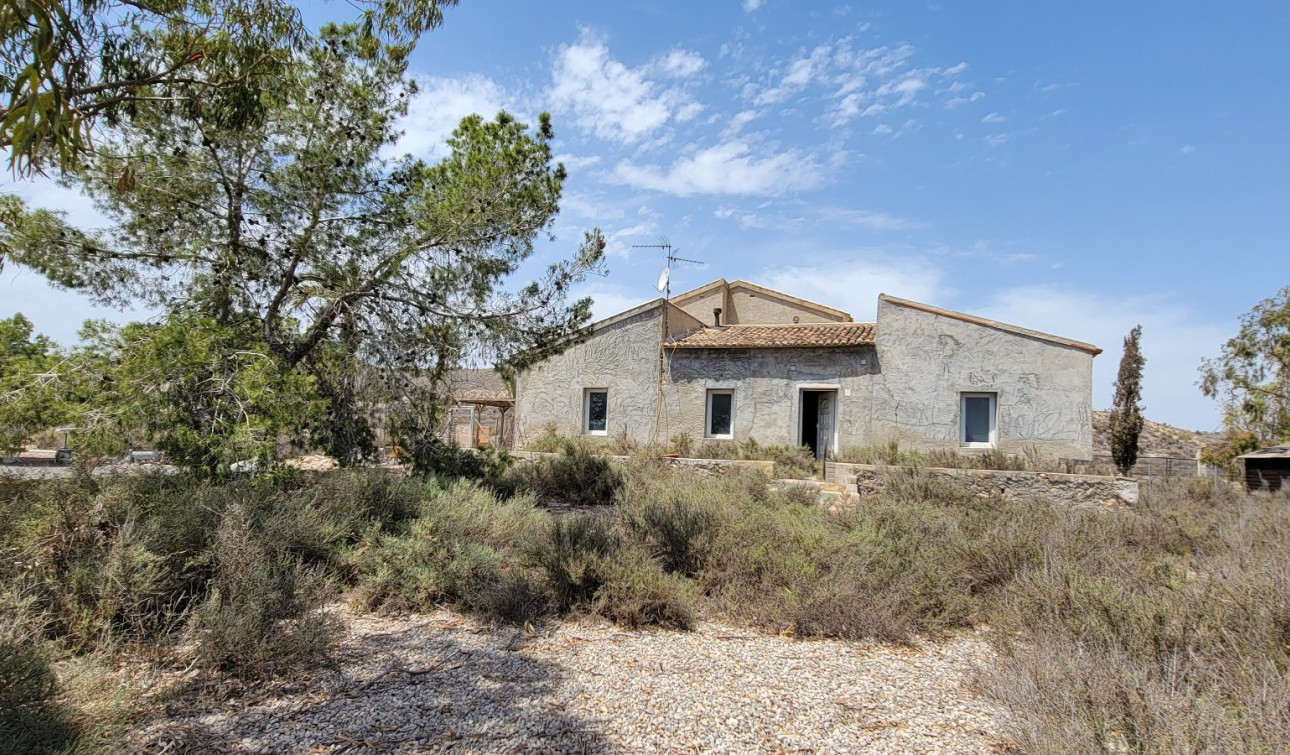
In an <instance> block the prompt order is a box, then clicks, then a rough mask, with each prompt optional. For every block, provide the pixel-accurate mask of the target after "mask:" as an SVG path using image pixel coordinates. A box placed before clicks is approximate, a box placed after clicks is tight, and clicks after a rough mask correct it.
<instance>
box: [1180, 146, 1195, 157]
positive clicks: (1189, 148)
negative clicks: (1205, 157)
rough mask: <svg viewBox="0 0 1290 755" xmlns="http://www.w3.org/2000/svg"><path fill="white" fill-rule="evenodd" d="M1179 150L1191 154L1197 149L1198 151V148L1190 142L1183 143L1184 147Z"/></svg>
mask: <svg viewBox="0 0 1290 755" xmlns="http://www.w3.org/2000/svg"><path fill="white" fill-rule="evenodd" d="M1178 151H1179V152H1181V153H1182V154H1184V155H1190V154H1191V153H1193V152H1195V151H1196V148H1195V147H1194V146H1192V145H1190V144H1184V145H1183V147H1182V149H1180V150H1178Z"/></svg>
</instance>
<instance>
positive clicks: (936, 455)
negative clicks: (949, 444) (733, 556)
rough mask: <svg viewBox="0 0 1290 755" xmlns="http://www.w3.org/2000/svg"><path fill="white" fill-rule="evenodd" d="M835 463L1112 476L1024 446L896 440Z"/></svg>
mask: <svg viewBox="0 0 1290 755" xmlns="http://www.w3.org/2000/svg"><path fill="white" fill-rule="evenodd" d="M836 460H837V461H839V462H842V463H844V464H874V465H881V466H901V467H916V468H932V469H988V470H998V471H1005V472H1046V473H1049V474H1108V475H1109V474H1114V469H1113V468H1111V467H1103V466H1098V465H1093V464H1090V463H1080V462H1079V461H1078V460H1068V459H1053V458H1050V457H1048V456H1045V455H1044V454H1043V453H1041V452H1040V450H1039V449H1038V447H1036V446H1033V445H1031V446H1027V447H1026V448H1025V449H1023V451H1022V453H1021V454H1020V455H1018V454H1010V453H1005V452H1004V451H1002V450H1000V449H997V448H991V449H988V450H983V451H957V450H953V449H933V450H930V451H919V450H917V449H912V448H901V447H900V443H899V442H898V441H895V440H890V441H887V442H886V443H882V444H877V445H870V446H851V447H848V448H844V449H842V450H841V451H839V452H838V454H837V456H836Z"/></svg>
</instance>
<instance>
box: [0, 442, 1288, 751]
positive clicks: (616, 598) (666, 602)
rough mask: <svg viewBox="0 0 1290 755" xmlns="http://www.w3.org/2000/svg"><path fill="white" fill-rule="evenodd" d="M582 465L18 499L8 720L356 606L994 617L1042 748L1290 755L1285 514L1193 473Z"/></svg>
mask: <svg viewBox="0 0 1290 755" xmlns="http://www.w3.org/2000/svg"><path fill="white" fill-rule="evenodd" d="M579 454H586V455H588V456H594V455H592V454H590V453H589V452H588V451H586V449H577V448H573V449H566V453H562V454H561V455H559V456H556V457H551V458H548V459H544V460H541V461H538V462H530V463H523V464H518V465H514V466H513V467H509V468H506V469H505V471H504V472H502V473H500V474H496V473H489V474H488V475H487V476H486V478H485V479H468V478H465V477H459V478H452V477H450V476H447V475H441V476H434V475H429V476H425V477H421V478H416V479H395V478H392V477H390V476H389V475H388V473H385V472H380V471H359V470H350V471H337V472H331V473H324V474H320V475H316V476H302V475H300V474H286V473H284V474H279V475H276V476H266V477H261V478H257V479H254V480H230V481H223V482H216V481H209V480H202V479H199V478H197V477H187V476H168V477H167V476H160V475H156V476H153V475H145V476H139V477H129V478H126V477H121V478H114V479H113V478H82V479H75V480H70V481H63V482H39V483H37V482H22V483H5V484H4V486H3V488H0V518H2V519H3V521H2V522H0V533H3V534H0V548H3V550H4V555H5V558H4V560H3V564H2V565H0V569H3V574H0V577H3V584H4V586H5V587H4V590H3V593H2V594H0V727H3V731H4V732H5V733H6V735H7V736H14V737H20V736H21V734H20V732H33V731H35V732H39V733H38V734H36V735H32V736H38V737H39V741H42V742H55V743H62V744H60V745H59V747H63V746H64V745H66V746H68V747H73V748H76V749H78V750H80V751H94V750H103V749H107V750H110V749H111V748H112V745H113V742H114V740H113V736H114V734H113V732H120V731H123V730H124V727H125V725H126V723H127V722H128V721H129V710H131V709H130V708H129V706H124V707H121V708H118V709H112V708H111V706H108V707H107V708H104V707H103V706H102V705H98V706H90V703H89V702H88V701H89V700H91V699H92V698H91V697H90V696H89V695H88V694H87V691H86V688H85V687H86V685H98V687H97V688H96V690H97V691H96V692H95V693H94V695H95V696H96V697H99V698H101V697H104V696H107V697H111V695H112V694H113V692H112V690H113V689H116V692H115V694H117V695H118V696H120V695H121V691H120V690H121V688H120V687H119V686H118V687H117V688H112V687H111V685H110V684H107V683H106V682H105V681H104V675H103V674H99V675H98V676H95V675H94V674H89V675H86V674H77V675H68V674H66V673H64V672H63V671H61V670H60V669H67V668H73V667H76V668H82V669H83V668H87V667H97V668H99V669H108V668H113V667H115V666H116V665H118V664H119V663H120V662H121V661H123V660H130V661H134V662H139V661H147V662H149V663H153V664H162V665H167V664H169V665H174V664H184V665H189V664H194V665H196V666H197V667H199V668H201V669H205V671H206V673H208V674H210V675H212V676H213V677H236V678H242V679H251V680H255V679H265V678H271V677H275V676H281V675H284V674H289V673H294V672H295V671H297V670H299V669H303V668H308V667H310V666H312V665H316V664H319V663H324V662H325V661H326V659H327V657H328V653H329V650H330V648H331V644H332V642H333V641H334V638H335V636H336V633H337V632H336V630H337V627H336V625H335V619H334V618H333V615H334V614H333V612H330V611H328V610H326V609H325V605H326V604H327V603H328V602H329V601H334V600H344V601H348V602H349V604H350V605H351V606H352V607H353V608H354V609H356V610H359V611H382V612H393V613H405V612H416V611H424V610H431V609H433V608H435V607H437V606H441V605H449V606H453V607H456V608H458V609H459V610H463V611H467V612H471V613H473V614H476V615H479V616H481V617H484V618H489V619H492V620H496V621H498V622H506V623H513V624H523V623H525V622H532V623H539V622H541V621H543V620H552V619H558V618H559V617H567V616H600V617H603V618H604V619H608V620H610V621H613V622H617V623H619V624H621V625H624V626H627V627H664V628H670V629H687V628H690V627H692V626H693V625H694V623H695V622H696V621H697V620H698V619H699V617H708V618H714V619H721V620H725V621H732V622H738V623H742V624H745V625H749V626H754V627H757V628H760V629H762V630H763V631H767V632H778V633H784V634H793V635H796V636H800V637H839V638H855V639H863V638H874V639H878V640H882V641H886V642H895V643H917V642H920V641H923V639H925V638H928V637H931V638H935V637H937V636H941V635H944V634H946V633H949V632H954V631H957V630H960V629H963V628H970V627H988V631H987V633H986V636H987V637H989V638H991V640H992V641H993V642H994V643H995V645H996V647H997V649H998V650H999V657H998V659H997V662H996V664H995V665H993V666H992V667H990V668H987V669H982V671H981V672H980V678H979V680H978V683H979V684H980V685H981V687H982V689H983V690H984V691H985V693H986V694H988V695H990V696H992V697H993V698H994V699H996V700H997V701H999V702H1000V703H1001V704H1002V705H1003V706H1004V707H1005V708H1006V709H1008V710H1009V711H1011V712H1012V714H1013V716H1014V723H1015V728H1014V731H1013V736H1014V738H1015V741H1016V742H1017V743H1018V744H1019V745H1020V746H1021V747H1022V748H1023V749H1024V750H1025V751H1028V752H1057V751H1063V752H1104V751H1107V750H1113V751H1132V752H1174V751H1192V750H1202V749H1217V750H1228V749H1233V748H1234V749H1238V750H1241V751H1255V752H1257V751H1264V752H1278V751H1284V750H1285V749H1286V748H1287V747H1290V597H1287V596H1290V566H1288V565H1287V562H1286V560H1285V558H1284V554H1285V553H1286V552H1287V549H1288V548H1290V509H1288V507H1287V506H1286V502H1285V500H1284V499H1276V498H1258V497H1245V496H1241V495H1237V494H1234V493H1229V492H1227V491H1226V490H1225V489H1222V488H1219V489H1214V488H1213V487H1212V486H1210V485H1208V484H1203V483H1202V482H1200V481H1193V482H1191V483H1190V484H1188V483H1187V482H1186V481H1182V482H1179V483H1178V484H1175V485H1160V486H1155V487H1154V488H1153V489H1152V490H1151V491H1150V493H1149V494H1148V495H1146V496H1145V497H1144V500H1143V502H1142V503H1141V505H1139V506H1137V507H1134V508H1121V509H1113V510H1105V511H1074V510H1068V509H1062V508H1055V507H1045V506H1034V505H1023V504H1017V503H1013V502H1009V501H1006V500H1003V499H991V498H981V497H977V496H975V495H972V494H969V493H965V492H963V491H961V490H959V489H957V488H955V487H953V486H952V485H950V484H947V483H945V482H944V481H938V480H933V479H929V478H926V477H923V476H920V475H917V474H915V475H913V476H909V475H904V476H900V477H899V478H898V479H894V480H893V481H892V482H891V483H890V484H889V486H888V489H887V492H886V493H885V494H884V495H883V496H881V497H875V498H870V499H867V500H865V501H863V502H862V503H860V504H859V505H857V506H854V507H839V508H837V509H836V510H831V509H829V508H826V507H822V506H819V505H815V501H814V500H812V499H813V496H806V495H803V494H802V490H801V489H800V488H801V486H792V487H787V488H783V489H781V488H778V487H773V486H770V485H767V480H766V479H765V478H763V477H761V476H758V475H755V474H751V473H745V474H741V475H736V476H731V477H726V478H719V479H698V478H696V477H694V476H693V475H692V474H690V473H688V472H686V471H684V470H669V469H667V468H665V467H664V466H663V464H662V463H661V462H660V461H659V460H658V459H657V458H651V457H646V456H643V455H642V456H636V457H633V458H632V459H631V460H629V462H628V463H627V464H625V465H620V464H617V463H615V464H605V465H595V464H592V463H590V462H589V461H588V460H587V459H585V458H584V459H581V460H579V459H578V457H579ZM600 458H601V460H602V461H603V460H604V459H603V457H600ZM571 460H572V461H571ZM487 468H489V469H492V468H493V467H492V466H488V467H487ZM570 470H573V471H570ZM557 479H558V480H564V481H565V483H566V484H570V485H576V486H578V488H579V489H581V490H585V491H589V490H596V491H600V493H598V495H601V496H603V500H600V501H594V502H593V501H589V500H588V501H583V503H598V504H600V505H596V506H586V507H581V508H575V509H574V510H573V513H562V514H558V515H555V514H553V513H551V511H549V510H548V509H547V508H546V507H545V506H544V505H543V504H544V502H545V500H546V498H547V497H548V496H550V495H551V494H552V493H551V490H552V489H551V488H550V487H549V485H550V480H557ZM56 671H57V673H56ZM105 686H106V687H107V691H106V692H104V690H103V688H104V687H105ZM77 701H83V702H80V703H78V702H77ZM114 710H115V711H116V712H113V711H114ZM122 711H126V712H125V713H122ZM13 741H21V740H20V739H15V740H13Z"/></svg>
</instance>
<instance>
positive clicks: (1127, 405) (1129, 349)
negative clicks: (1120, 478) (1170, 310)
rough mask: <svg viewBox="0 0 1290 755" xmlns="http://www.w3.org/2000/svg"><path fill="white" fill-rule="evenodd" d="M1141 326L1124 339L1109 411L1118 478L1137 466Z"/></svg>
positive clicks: (1140, 380)
mask: <svg viewBox="0 0 1290 755" xmlns="http://www.w3.org/2000/svg"><path fill="white" fill-rule="evenodd" d="M1141 341H1142V326H1141V325H1138V326H1135V327H1134V328H1133V330H1131V331H1129V335H1127V336H1125V337H1124V356H1123V357H1121V358H1120V372H1119V374H1118V375H1116V377H1115V401H1114V405H1113V406H1112V407H1111V458H1112V460H1114V462H1115V466H1116V468H1117V469H1119V470H1120V474H1125V475H1127V474H1128V473H1129V470H1130V469H1132V468H1133V465H1134V464H1136V463H1137V462H1138V438H1139V436H1141V435H1142V424H1143V418H1142V406H1141V405H1140V404H1139V402H1140V401H1141V400H1142V367H1143V365H1144V364H1146V361H1147V360H1146V359H1144V358H1143V356H1142V351H1141Z"/></svg>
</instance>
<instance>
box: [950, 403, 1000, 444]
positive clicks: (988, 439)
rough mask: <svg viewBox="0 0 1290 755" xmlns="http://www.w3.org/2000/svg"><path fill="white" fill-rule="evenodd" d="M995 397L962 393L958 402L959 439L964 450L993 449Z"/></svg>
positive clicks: (994, 438)
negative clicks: (959, 416)
mask: <svg viewBox="0 0 1290 755" xmlns="http://www.w3.org/2000/svg"><path fill="white" fill-rule="evenodd" d="M995 395H996V394H993V393H964V394H963V399H962V401H961V402H960V407H959V414H960V415H961V417H962V419H961V420H960V421H959V424H960V428H959V429H960V431H961V432H960V437H961V439H962V445H963V446H964V447H966V448H994V444H995V440H996V437H997V433H996V431H995V417H994V415H995Z"/></svg>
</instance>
